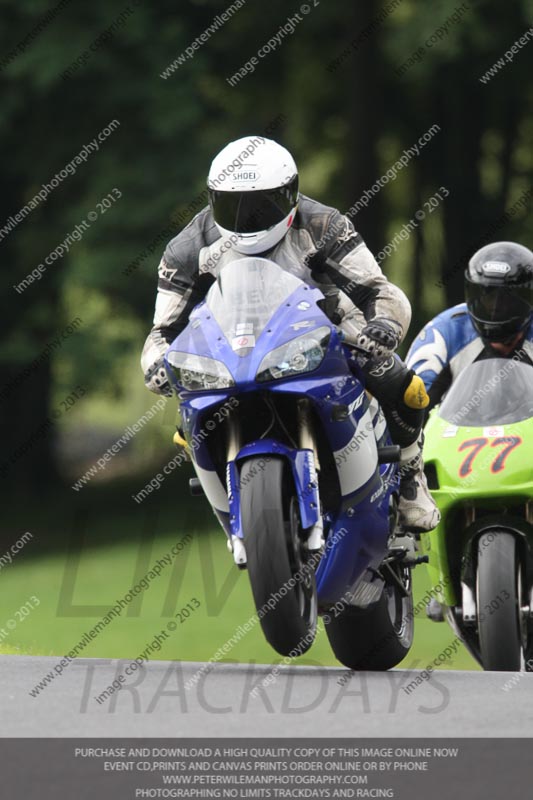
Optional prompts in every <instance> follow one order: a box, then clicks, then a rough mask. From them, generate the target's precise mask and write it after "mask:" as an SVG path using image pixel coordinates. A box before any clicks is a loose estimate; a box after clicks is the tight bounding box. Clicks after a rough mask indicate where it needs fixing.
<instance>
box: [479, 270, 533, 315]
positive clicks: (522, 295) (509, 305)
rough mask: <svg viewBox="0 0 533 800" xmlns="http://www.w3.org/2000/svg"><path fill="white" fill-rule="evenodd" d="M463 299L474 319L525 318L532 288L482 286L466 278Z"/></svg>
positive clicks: (531, 304)
mask: <svg viewBox="0 0 533 800" xmlns="http://www.w3.org/2000/svg"><path fill="white" fill-rule="evenodd" d="M465 299H466V302H467V305H468V309H469V311H470V312H471V314H472V315H473V316H474V317H476V319H478V320H480V321H483V322H499V323H504V322H510V321H511V320H515V319H525V318H526V317H528V316H529V315H530V314H531V310H532V308H533V289H531V288H530V287H529V286H514V287H511V286H505V287H504V286H483V285H482V284H480V283H472V282H471V281H469V280H467V281H466V284H465Z"/></svg>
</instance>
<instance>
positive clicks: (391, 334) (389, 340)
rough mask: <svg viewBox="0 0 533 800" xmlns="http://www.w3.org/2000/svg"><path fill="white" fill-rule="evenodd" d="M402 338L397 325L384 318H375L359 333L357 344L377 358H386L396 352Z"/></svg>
mask: <svg viewBox="0 0 533 800" xmlns="http://www.w3.org/2000/svg"><path fill="white" fill-rule="evenodd" d="M401 338H402V337H401V334H400V332H399V330H398V329H397V328H396V326H395V325H393V324H392V323H390V322H388V321H387V320H384V319H374V320H372V322H369V323H368V325H365V327H364V328H363V330H362V331H361V333H360V334H359V336H358V338H357V345H358V346H359V347H363V348H364V349H365V350H368V351H369V352H370V353H371V354H372V355H373V356H375V357H376V358H386V357H387V356H391V355H392V354H393V353H394V351H395V350H396V348H397V347H398V345H399V344H400V341H401Z"/></svg>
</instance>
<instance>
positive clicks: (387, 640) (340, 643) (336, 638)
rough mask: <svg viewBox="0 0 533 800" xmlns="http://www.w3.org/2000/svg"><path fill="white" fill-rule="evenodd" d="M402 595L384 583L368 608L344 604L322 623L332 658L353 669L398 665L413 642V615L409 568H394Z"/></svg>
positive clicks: (377, 668) (397, 589) (385, 667)
mask: <svg viewBox="0 0 533 800" xmlns="http://www.w3.org/2000/svg"><path fill="white" fill-rule="evenodd" d="M396 569H397V570H398V577H400V578H401V580H402V582H403V583H404V585H405V587H406V590H407V596H405V597H404V596H403V595H402V594H401V592H400V590H399V588H398V586H397V584H396V583H395V582H391V583H387V584H386V585H385V587H384V589H383V593H382V595H381V597H380V599H379V600H378V602H377V603H376V604H375V605H373V606H371V607H370V608H368V609H360V608H354V607H350V606H346V607H345V608H344V609H343V610H342V611H341V613H340V614H339V615H338V617H333V618H332V619H330V621H329V622H328V623H327V624H326V625H325V628H326V633H327V635H328V639H329V642H330V644H331V648H332V650H333V652H334V653H335V657H336V658H337V659H338V660H339V661H340V662H341V664H344V666H345V667H348V668H349V669H353V670H380V671H381V670H387V669H391V668H392V667H395V666H396V664H399V663H400V661H402V660H403V659H404V658H405V657H406V655H407V654H408V652H409V650H410V648H411V645H412V643H413V630H414V614H413V591H412V585H411V571H410V569H409V568H407V567H397V568H396Z"/></svg>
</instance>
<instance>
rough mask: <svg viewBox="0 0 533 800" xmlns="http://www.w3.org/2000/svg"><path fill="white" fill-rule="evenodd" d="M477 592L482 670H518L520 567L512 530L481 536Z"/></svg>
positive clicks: (521, 635) (519, 661) (519, 663)
mask: <svg viewBox="0 0 533 800" xmlns="http://www.w3.org/2000/svg"><path fill="white" fill-rule="evenodd" d="M476 592H477V614H478V631H479V647H480V652H481V663H482V666H483V669H485V670H497V671H506V672H518V671H519V670H520V669H521V666H522V652H523V645H524V630H523V626H522V625H521V616H522V614H521V597H520V595H521V568H520V560H519V558H518V552H517V547H516V539H515V537H514V536H513V535H512V534H511V533H506V532H505V531H491V532H490V533H485V534H483V535H482V536H481V537H480V539H479V542H478V567H477V579H476ZM526 635H527V634H526Z"/></svg>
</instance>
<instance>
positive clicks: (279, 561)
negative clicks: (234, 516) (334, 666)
mask: <svg viewBox="0 0 533 800" xmlns="http://www.w3.org/2000/svg"><path fill="white" fill-rule="evenodd" d="M240 485H241V522H242V529H243V532H244V547H245V550H246V559H247V566H248V573H249V575H250V583H251V586H252V593H253V596H254V602H255V607H256V610H257V612H258V615H259V619H260V623H261V628H262V629H263V633H264V635H265V638H266V640H267V641H268V642H269V644H270V645H271V646H272V647H273V648H274V650H276V651H277V652H278V653H280V654H281V655H283V656H297V655H302V654H303V653H305V652H306V651H307V650H308V649H309V648H310V647H311V645H312V643H313V641H314V638H315V633H316V623H317V596H316V583H315V576H314V572H313V570H312V569H311V568H309V567H306V565H305V561H306V556H307V552H308V551H307V549H306V548H305V547H304V544H303V542H302V539H301V536H300V532H301V531H300V519H299V512H298V503H297V500H296V497H295V492H294V484H293V480H292V475H291V473H290V470H289V468H288V466H287V465H286V462H285V461H284V460H283V459H281V458H273V457H271V458H269V459H268V460H266V459H265V458H250V459H248V460H246V461H245V462H244V463H243V465H242V468H241V474H240ZM295 576H296V577H295Z"/></svg>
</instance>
